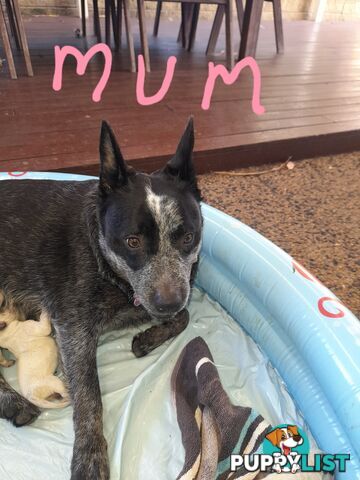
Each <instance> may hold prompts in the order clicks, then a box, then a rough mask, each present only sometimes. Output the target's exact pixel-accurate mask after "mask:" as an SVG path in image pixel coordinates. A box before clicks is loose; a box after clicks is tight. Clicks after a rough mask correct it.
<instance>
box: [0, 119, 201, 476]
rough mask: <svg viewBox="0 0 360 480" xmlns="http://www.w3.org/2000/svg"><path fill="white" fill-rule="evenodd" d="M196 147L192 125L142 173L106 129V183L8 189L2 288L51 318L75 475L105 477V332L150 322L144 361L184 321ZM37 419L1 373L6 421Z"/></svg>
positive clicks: (3, 200)
mask: <svg viewBox="0 0 360 480" xmlns="http://www.w3.org/2000/svg"><path fill="white" fill-rule="evenodd" d="M193 145H194V129H193V122H192V119H190V121H189V123H188V125H187V128H186V130H185V133H184V134H183V136H182V138H181V140H180V143H179V145H178V148H177V151H176V153H175V155H174V156H173V158H172V159H171V160H170V161H169V162H168V163H167V164H166V165H165V167H164V168H163V169H162V170H160V171H158V172H155V173H153V174H151V175H147V174H144V173H139V172H137V171H135V170H134V169H132V168H131V167H129V166H128V165H127V164H126V163H125V161H124V159H123V157H122V155H121V152H120V149H119V146H118V144H117V142H116V139H115V136H114V134H113V132H112V130H111V129H110V127H109V126H108V125H107V124H106V123H105V122H104V123H103V125H102V129H101V138H100V161H101V165H100V180H99V181H97V180H93V181H84V182H69V181H66V182H57V181H47V180H46V181H45V180H42V181H36V180H17V181H12V180H9V181H2V182H0V225H1V227H0V289H1V290H2V291H3V292H4V293H5V296H6V299H7V301H8V302H13V303H15V304H17V305H19V306H21V308H22V309H24V310H25V314H26V311H31V312H34V311H39V310H41V309H46V310H47V311H48V313H49V314H50V316H51V318H52V323H53V327H54V330H55V334H56V339H57V342H58V345H59V349H60V354H61V361H62V365H63V370H64V373H65V375H66V379H67V382H68V384H69V389H70V395H71V399H72V404H73V408H74V416H73V419H74V430H75V443H74V450H73V457H72V465H71V479H72V480H75V479H76V480H79V479H81V480H106V479H108V478H109V466H108V458H107V446H106V441H105V438H104V435H103V425H102V404H101V396H100V389H99V381H98V375H97V369H96V346H97V342H98V338H99V335H100V334H101V333H102V332H104V331H105V330H109V329H113V328H124V327H127V326H134V325H136V324H140V323H144V322H147V321H149V320H151V319H154V320H155V323H154V326H153V327H151V328H149V329H148V330H146V331H145V332H143V333H141V334H139V335H137V336H136V337H135V338H134V340H133V344H132V349H133V352H134V353H135V355H136V356H141V355H145V354H146V353H148V352H149V351H150V350H152V349H153V348H155V347H156V346H158V345H160V344H161V343H163V342H164V341H165V340H167V339H168V338H170V337H172V336H174V335H177V334H178V333H180V332H181V331H182V330H183V329H184V328H185V327H186V325H187V323H188V313H187V310H186V305H187V302H188V300H189V294H190V288H191V283H192V280H193V278H194V275H195V271H196V266H197V259H198V254H199V250H200V243H201V230H202V217H201V211H200V192H199V190H198V187H197V181H196V177H195V172H194V166H193V162H192V150H193ZM39 413H40V412H39V410H38V409H37V408H36V407H35V406H34V405H32V404H30V403H29V402H28V401H27V400H25V399H24V398H23V397H21V396H20V395H19V394H18V393H17V392H15V391H14V390H13V389H12V388H11V387H10V386H9V385H8V384H7V383H6V381H5V380H4V378H3V377H2V376H1V375H0V417H2V418H5V419H8V420H10V421H11V422H12V423H13V424H14V425H15V426H22V425H25V424H28V423H30V422H31V421H33V420H34V419H35V418H36V417H37V416H38V415H39Z"/></svg>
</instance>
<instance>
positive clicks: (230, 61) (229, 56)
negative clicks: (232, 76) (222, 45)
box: [225, 0, 234, 70]
mask: <svg viewBox="0 0 360 480" xmlns="http://www.w3.org/2000/svg"><path fill="white" fill-rule="evenodd" d="M225 35H226V66H227V68H228V70H232V68H233V66H234V56H233V35H232V0H228V1H227V3H226V5H225Z"/></svg>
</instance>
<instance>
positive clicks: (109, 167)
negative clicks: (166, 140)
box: [99, 119, 202, 317]
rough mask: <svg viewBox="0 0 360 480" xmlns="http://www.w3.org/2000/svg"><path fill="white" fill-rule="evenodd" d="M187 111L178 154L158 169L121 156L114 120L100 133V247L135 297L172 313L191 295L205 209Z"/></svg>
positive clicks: (161, 313)
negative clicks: (141, 168)
mask: <svg viewBox="0 0 360 480" xmlns="http://www.w3.org/2000/svg"><path fill="white" fill-rule="evenodd" d="M193 146H194V128H193V121H192V119H190V120H189V123H188V125H187V127H186V130H185V132H184V134H183V136H182V138H181V140H180V143H179V145H178V147H177V150H176V153H175V155H174V156H173V157H172V159H171V160H170V161H169V162H168V163H167V164H166V165H165V166H164V168H163V169H162V170H160V171H157V172H155V173H153V174H151V175H147V174H144V173H140V172H137V171H135V170H134V169H132V168H131V167H129V166H128V165H127V164H126V162H125V161H124V159H123V157H122V154H121V152H120V148H119V146H118V144H117V142H116V139H115V136H114V133H113V132H112V130H111V128H110V127H109V126H108V125H107V124H106V123H105V122H104V123H103V125H102V130H101V138H100V160H101V167H100V184H99V192H100V196H99V219H100V239H99V240H100V247H101V250H102V253H103V255H104V256H105V258H106V259H107V261H108V263H109V264H110V265H111V267H112V269H113V270H114V271H115V272H116V273H117V274H118V275H119V276H121V277H122V278H124V279H125V280H127V281H128V282H129V283H130V285H131V287H132V289H133V290H134V303H135V305H138V304H142V305H143V306H144V308H145V309H146V310H147V311H148V312H149V313H150V315H152V316H154V317H165V316H167V317H172V316H174V315H175V314H176V313H177V312H179V311H180V310H182V309H183V308H184V307H185V306H186V304H187V302H188V299H189V294H190V279H191V277H192V273H193V270H194V268H195V265H196V262H197V260H198V254H199V251H200V244H201V230H202V217H201V211H200V192H199V190H198V187H197V182H196V176H195V171H194V166H193V162H192V151H193Z"/></svg>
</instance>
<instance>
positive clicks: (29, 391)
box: [0, 292, 70, 408]
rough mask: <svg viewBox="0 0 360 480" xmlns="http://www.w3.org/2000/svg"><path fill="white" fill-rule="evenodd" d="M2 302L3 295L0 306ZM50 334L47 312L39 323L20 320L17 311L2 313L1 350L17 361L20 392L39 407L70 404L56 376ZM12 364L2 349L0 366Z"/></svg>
mask: <svg viewBox="0 0 360 480" xmlns="http://www.w3.org/2000/svg"><path fill="white" fill-rule="evenodd" d="M2 299H3V296H2V293H1V292H0V305H1V304H2V301H1V300H2ZM50 334H51V323H50V319H49V317H48V315H47V313H46V312H43V313H42V314H41V316H40V321H35V320H26V321H19V319H18V316H17V312H16V309H14V308H11V307H10V308H6V309H2V310H1V311H0V347H3V348H7V349H8V350H9V351H10V352H11V353H12V354H13V355H14V356H15V357H16V359H17V373H18V381H19V386H20V390H21V393H22V394H23V395H24V397H26V398H27V399H28V400H29V401H30V402H32V403H33V404H34V405H37V406H38V407H40V408H62V407H66V406H67V405H69V403H70V401H69V395H68V392H67V389H66V387H65V385H64V383H63V382H62V381H61V380H60V378H58V377H56V376H55V375H54V372H55V370H56V367H57V365H58V349H57V345H56V343H55V340H54V339H53V338H52V337H51V336H50ZM13 364H14V360H10V361H9V360H6V359H5V358H4V357H3V355H2V353H1V348H0V365H2V366H3V367H10V366H11V365H13ZM51 399H54V400H59V401H56V402H55V401H53V402H52V401H51Z"/></svg>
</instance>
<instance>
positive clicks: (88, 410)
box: [55, 314, 110, 480]
mask: <svg viewBox="0 0 360 480" xmlns="http://www.w3.org/2000/svg"><path fill="white" fill-rule="evenodd" d="M93 320H94V316H91V314H89V316H88V317H87V318H86V317H85V320H83V321H82V322H81V319H80V318H76V319H74V320H70V322H72V323H68V324H66V325H65V324H63V323H62V324H61V325H60V324H59V322H56V326H55V327H56V333H57V342H58V346H59V349H60V355H61V358H62V364H63V369H64V373H65V375H66V377H67V380H68V385H69V391H70V397H71V403H72V405H73V407H74V414H73V420H74V431H75V441H74V449H73V457H72V463H71V480H108V479H109V476H110V473H109V464H108V455H107V444H106V440H105V437H104V435H103V422H102V403H101V394H100V386H99V380H98V374H97V368H96V346H97V341H98V337H99V332H98V329H97V328H96V327H94V325H96V323H92V322H93ZM90 322H91V323H90ZM99 323H100V322H99Z"/></svg>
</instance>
